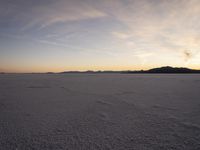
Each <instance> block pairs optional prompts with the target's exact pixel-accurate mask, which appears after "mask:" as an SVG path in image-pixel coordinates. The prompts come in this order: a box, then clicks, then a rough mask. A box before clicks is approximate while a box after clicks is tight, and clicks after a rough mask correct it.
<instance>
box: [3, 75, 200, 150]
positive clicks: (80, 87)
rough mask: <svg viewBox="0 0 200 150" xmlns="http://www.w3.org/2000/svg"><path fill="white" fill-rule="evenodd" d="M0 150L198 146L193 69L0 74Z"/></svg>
mask: <svg viewBox="0 0 200 150" xmlns="http://www.w3.org/2000/svg"><path fill="white" fill-rule="evenodd" d="M0 149H1V150H29V149H35V150H46V149H52V150H57V149H58V150H59V149H60V150H62V149H64V150H65V149H66V150H67V149H69V150H199V149H200V75H198V74H193V75H192V74H182V75H181V74H180V75H178V74H1V75H0Z"/></svg>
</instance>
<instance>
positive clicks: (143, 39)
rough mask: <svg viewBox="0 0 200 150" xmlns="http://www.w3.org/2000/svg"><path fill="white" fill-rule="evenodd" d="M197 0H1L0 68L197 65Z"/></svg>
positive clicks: (199, 7) (199, 10)
mask: <svg viewBox="0 0 200 150" xmlns="http://www.w3.org/2000/svg"><path fill="white" fill-rule="evenodd" d="M199 28H200V1H199V0H190V1H188V0H140V1H138V0H99V1H96V0H56V1H55V0H40V1H39V0H3V1H0V71H5V72H6V71H7V72H46V71H55V72H59V71H65V70H138V69H148V68H152V67H159V66H165V65H171V66H177V67H190V68H196V69H200V53H199V52H200V50H199V48H200V30H199Z"/></svg>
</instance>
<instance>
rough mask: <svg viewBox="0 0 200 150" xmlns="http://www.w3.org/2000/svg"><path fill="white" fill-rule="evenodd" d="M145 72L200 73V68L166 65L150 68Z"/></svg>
mask: <svg viewBox="0 0 200 150" xmlns="http://www.w3.org/2000/svg"><path fill="white" fill-rule="evenodd" d="M147 73H200V70H193V69H189V68H173V67H170V66H166V67H160V68H154V69H150V70H148V71H147Z"/></svg>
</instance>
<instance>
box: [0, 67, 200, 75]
mask: <svg viewBox="0 0 200 150" xmlns="http://www.w3.org/2000/svg"><path fill="white" fill-rule="evenodd" d="M109 73H112V74H200V70H194V69H189V68H183V67H180V68H178V67H170V66H166V67H160V68H153V69H149V70H140V71H134V70H124V71H110V70H108V71H91V70H89V71H64V72H44V73H42V72H31V73H15V72H13V73H7V72H0V74H109Z"/></svg>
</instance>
